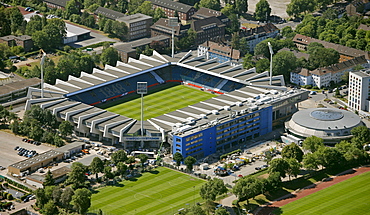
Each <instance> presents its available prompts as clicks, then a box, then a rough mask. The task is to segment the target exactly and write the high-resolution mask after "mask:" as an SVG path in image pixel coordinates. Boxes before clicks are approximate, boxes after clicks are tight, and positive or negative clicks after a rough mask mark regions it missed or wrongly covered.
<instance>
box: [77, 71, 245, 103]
mask: <svg viewBox="0 0 370 215" xmlns="http://www.w3.org/2000/svg"><path fill="white" fill-rule="evenodd" d="M155 73H156V74H157V75H158V76H159V77H161V78H162V79H163V80H164V81H165V82H171V81H175V82H188V83H191V84H193V85H196V86H200V87H204V88H207V89H215V88H216V87H217V86H218V85H219V84H220V83H221V82H222V81H223V79H222V78H220V77H217V76H213V75H209V74H205V73H202V72H198V71H194V70H191V69H187V68H184V67H179V66H173V67H166V68H162V69H158V70H156V71H155ZM157 79H158V78H156V77H155V76H154V75H153V74H151V73H150V72H147V73H144V74H140V75H137V76H134V77H130V78H127V79H125V80H122V81H119V82H116V83H113V84H109V85H106V86H103V87H99V88H96V89H93V90H90V91H87V92H83V93H80V94H78V95H73V96H71V97H70V98H71V99H72V100H77V101H81V102H83V103H85V104H90V105H96V104H99V103H102V102H106V101H109V100H112V99H115V98H119V97H122V96H125V95H127V94H130V93H134V92H136V87H137V86H136V85H137V82H147V83H148V87H149V88H150V87H154V86H156V85H159V84H160V83H158V80H157ZM242 86H243V84H240V83H236V82H233V81H228V82H227V83H226V84H225V85H224V86H223V87H222V88H221V89H220V91H221V92H231V91H233V90H235V89H239V88H241V87H242Z"/></svg>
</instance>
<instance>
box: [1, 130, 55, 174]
mask: <svg viewBox="0 0 370 215" xmlns="http://www.w3.org/2000/svg"><path fill="white" fill-rule="evenodd" d="M22 139H23V138H22V137H18V136H15V135H13V134H10V133H6V132H4V131H0V157H1V159H0V166H3V167H5V168H7V167H8V166H9V165H11V164H13V163H16V162H18V161H21V160H24V159H27V158H26V157H24V156H19V155H18V151H16V150H14V148H15V147H16V146H19V147H22V148H25V149H27V150H35V151H36V152H37V153H39V154H40V153H42V152H45V151H47V150H50V149H52V148H53V147H51V146H47V145H45V144H41V145H39V146H38V145H34V144H31V143H26V142H23V141H22ZM2 171H6V170H2ZM3 174H4V173H3Z"/></svg>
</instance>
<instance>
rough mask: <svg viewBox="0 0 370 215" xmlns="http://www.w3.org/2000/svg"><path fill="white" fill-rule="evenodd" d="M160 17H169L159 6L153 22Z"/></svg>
mask: <svg viewBox="0 0 370 215" xmlns="http://www.w3.org/2000/svg"><path fill="white" fill-rule="evenodd" d="M160 18H167V16H166V13H165V12H164V11H163V10H162V9H161V8H159V7H157V8H156V9H155V10H154V15H153V23H155V22H157V21H158V20H159V19H160Z"/></svg>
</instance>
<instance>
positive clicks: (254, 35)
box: [240, 23, 279, 52]
mask: <svg viewBox="0 0 370 215" xmlns="http://www.w3.org/2000/svg"><path fill="white" fill-rule="evenodd" d="M278 34H279V29H278V28H277V27H276V26H275V25H274V24H272V23H267V24H266V25H262V26H258V27H256V28H250V29H241V31H240V38H243V37H244V38H246V40H247V42H248V46H249V52H254V48H255V47H256V46H257V44H258V43H260V42H261V41H263V40H265V39H267V38H275V37H276V36H277V35H278Z"/></svg>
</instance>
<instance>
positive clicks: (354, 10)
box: [346, 0, 369, 16]
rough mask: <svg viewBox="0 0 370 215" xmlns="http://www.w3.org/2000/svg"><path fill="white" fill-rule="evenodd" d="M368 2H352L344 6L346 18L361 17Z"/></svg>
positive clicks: (358, 0)
mask: <svg viewBox="0 0 370 215" xmlns="http://www.w3.org/2000/svg"><path fill="white" fill-rule="evenodd" d="M366 3H369V1H368V0H354V1H352V2H351V3H349V4H348V5H347V6H346V12H347V15H348V16H354V15H361V14H362V12H363V11H364V9H365V4H366Z"/></svg>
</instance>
